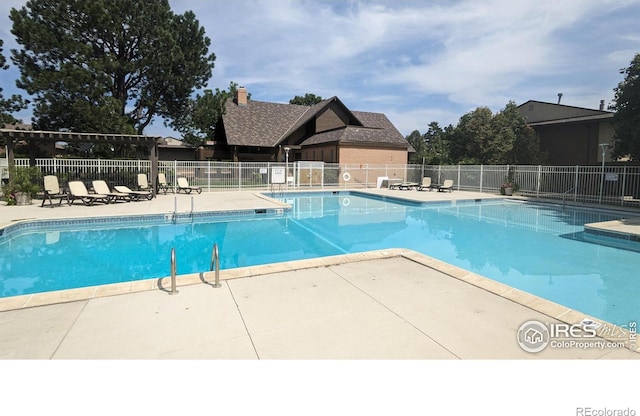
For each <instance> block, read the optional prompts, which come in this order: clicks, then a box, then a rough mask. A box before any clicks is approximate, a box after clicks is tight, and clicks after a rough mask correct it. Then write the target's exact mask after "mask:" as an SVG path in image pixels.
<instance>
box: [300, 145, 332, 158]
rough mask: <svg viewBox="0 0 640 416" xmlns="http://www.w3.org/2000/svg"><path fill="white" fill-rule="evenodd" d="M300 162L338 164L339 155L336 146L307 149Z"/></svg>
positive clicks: (304, 150) (303, 151)
mask: <svg viewBox="0 0 640 416" xmlns="http://www.w3.org/2000/svg"><path fill="white" fill-rule="evenodd" d="M301 154H302V158H301V159H300V160H308V161H315V162H325V163H338V160H337V158H338V155H337V150H336V145H335V144H330V145H326V146H314V147H305V148H304V149H303V150H302V152H301Z"/></svg>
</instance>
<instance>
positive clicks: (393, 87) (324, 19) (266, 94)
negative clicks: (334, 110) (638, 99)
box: [0, 0, 640, 134]
mask: <svg viewBox="0 0 640 416" xmlns="http://www.w3.org/2000/svg"><path fill="white" fill-rule="evenodd" d="M5 4H10V5H13V6H14V7H18V6H20V5H21V4H23V2H21V1H18V0H13V1H12V2H11V3H7V2H4V3H3V4H2V5H0V11H3V10H6V12H5V13H4V14H8V9H9V8H10V6H7V5H5ZM170 4H171V6H172V9H173V10H174V11H175V12H176V13H182V12H184V11H185V10H193V11H194V13H195V15H196V17H197V18H198V20H199V21H200V24H201V25H202V26H203V27H204V28H205V31H206V34H207V36H209V37H210V38H211V40H212V45H211V51H212V52H214V53H215V54H216V56H217V59H216V66H215V69H214V76H213V78H212V79H211V81H210V83H209V88H213V89H214V88H216V87H219V88H225V89H226V88H227V86H228V85H229V82H230V81H235V82H238V83H239V84H240V85H244V86H246V87H247V88H248V89H249V91H250V92H251V93H252V98H253V99H255V100H262V101H276V102H287V101H288V100H289V99H290V98H292V97H293V96H294V95H300V94H304V93H307V92H310V93H313V94H316V95H321V96H323V97H330V96H333V95H337V96H339V97H340V98H341V99H342V100H343V101H344V102H345V103H346V104H347V105H348V106H349V107H350V108H352V109H354V110H364V111H380V112H384V113H386V114H387V116H388V117H389V118H390V119H391V120H392V121H393V122H394V123H397V124H399V125H398V128H399V129H400V130H401V131H402V132H403V133H405V132H406V134H408V133H409V132H411V130H414V129H425V128H426V125H427V124H428V123H429V122H431V121H438V122H439V123H440V124H441V125H447V124H449V123H454V124H455V122H457V120H458V119H459V117H460V116H462V115H463V114H464V113H466V112H468V111H470V110H472V109H473V108H475V107H477V106H488V107H490V108H491V109H492V110H494V111H497V110H499V109H500V108H503V107H504V105H505V104H506V103H507V102H508V101H509V100H515V101H516V102H517V103H521V102H524V101H526V100H528V99H537V100H544V101H552V102H554V101H555V100H556V97H557V96H556V94H557V93H558V92H563V93H564V94H565V96H564V97H563V103H565V104H569V105H580V106H587V104H588V107H591V108H597V105H598V103H599V100H600V99H605V100H607V102H609V101H610V100H611V99H612V97H613V88H614V87H615V86H616V85H617V83H618V82H619V81H620V80H621V78H620V74H619V73H618V71H619V69H620V68H622V67H624V66H626V65H628V63H629V62H630V60H631V59H632V58H633V56H634V55H635V54H636V53H638V52H640V49H639V48H638V39H640V27H639V26H638V25H637V16H638V15H640V0H607V1H591V0H572V1H558V0H519V1H514V2H508V3H507V2H504V1H503V0H485V1H481V2H480V1H476V0H457V1H455V0H454V1H429V2H425V1H411V0H404V1H392V0H384V1H382V0H381V1H354V0H351V1H337V0H324V1H323V0H318V1H302V0H299V1H296V0H234V1H229V2H225V1H200V0H170ZM7 21H8V19H7ZM0 23H1V22H0ZM4 27H7V26H4ZM5 42H6V40H5ZM5 46H6V43H5ZM5 51H6V49H5ZM0 72H6V71H0ZM2 75H3V74H0V77H2ZM1 80H2V82H3V85H5V80H4V79H1ZM13 82H14V81H11V83H13ZM5 92H6V89H5ZM410 123H416V124H415V126H413V127H411V125H410ZM160 124H161V123H159V122H157V123H156V125H160Z"/></svg>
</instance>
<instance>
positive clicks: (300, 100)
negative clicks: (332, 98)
mask: <svg viewBox="0 0 640 416" xmlns="http://www.w3.org/2000/svg"><path fill="white" fill-rule="evenodd" d="M320 101H322V97H320V96H317V95H315V94H310V93H306V94H305V95H304V97H303V96H300V95H296V96H295V97H293V98H292V99H290V100H289V104H299V105H308V106H312V105H314V104H318V103H319V102H320Z"/></svg>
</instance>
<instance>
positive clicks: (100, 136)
mask: <svg viewBox="0 0 640 416" xmlns="http://www.w3.org/2000/svg"><path fill="white" fill-rule="evenodd" d="M0 139H4V142H5V143H6V145H7V160H8V162H9V166H14V165H15V160H14V152H13V149H14V145H15V142H16V141H20V140H26V141H28V142H29V143H30V145H32V146H33V145H35V142H54V143H55V142H72V143H73V142H75V143H78V142H80V143H116V144H120V143H128V144H144V145H148V146H149V147H150V150H149V161H151V178H149V181H150V184H151V188H152V189H153V192H154V195H155V192H156V182H157V179H156V178H157V177H158V141H160V140H162V137H161V136H144V135H136V134H105V133H78V132H65V131H43V130H13V129H0ZM30 164H31V165H32V166H33V165H35V160H33V158H32V160H31V161H30Z"/></svg>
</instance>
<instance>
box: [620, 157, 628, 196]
mask: <svg viewBox="0 0 640 416" xmlns="http://www.w3.org/2000/svg"><path fill="white" fill-rule="evenodd" d="M626 193H627V167H626V166H623V167H622V189H621V190H620V201H621V202H620V205H624V194H626Z"/></svg>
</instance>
